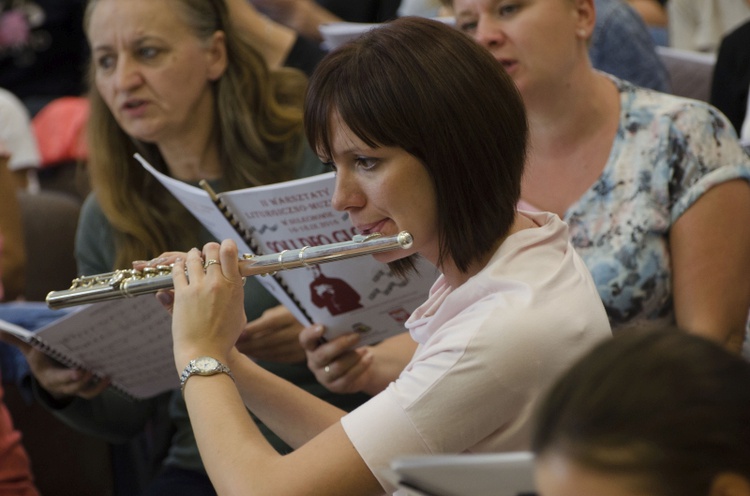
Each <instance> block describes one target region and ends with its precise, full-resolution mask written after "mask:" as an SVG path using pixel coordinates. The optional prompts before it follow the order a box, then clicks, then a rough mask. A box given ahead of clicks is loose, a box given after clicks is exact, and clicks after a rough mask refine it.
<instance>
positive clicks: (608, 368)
mask: <svg viewBox="0 0 750 496" xmlns="http://www.w3.org/2000/svg"><path fill="white" fill-rule="evenodd" d="M536 415H537V418H536V426H535V433H534V436H533V440H532V449H533V451H534V452H535V453H536V455H537V456H539V457H543V456H545V455H547V454H549V453H555V454H557V455H560V456H562V457H564V458H567V459H570V460H572V461H574V462H576V463H578V464H580V465H583V466H584V467H587V468H589V469H591V470H594V471H597V472H600V473H603V474H606V475H613V476H624V477H626V478H627V480H628V481H629V484H630V486H631V489H632V490H636V491H638V492H639V494H641V493H642V494H652V495H654V496H706V495H707V494H710V493H711V486H712V482H713V481H714V479H715V477H716V476H718V475H719V474H721V473H724V472H729V473H733V474H737V475H741V476H742V477H744V478H746V479H747V480H750V363H748V362H747V361H746V360H745V359H743V358H742V357H740V356H738V355H735V354H733V353H731V352H729V351H728V350H726V349H725V348H723V347H722V346H721V345H720V344H719V343H715V342H713V341H709V340H708V339H706V338H703V337H699V336H696V335H691V334H688V333H687V332H684V331H681V330H677V329H675V328H672V327H667V328H665V329H653V328H633V329H622V330H621V331H619V332H618V333H617V334H615V336H614V338H613V339H610V340H607V341H605V342H603V343H601V344H600V345H598V346H597V347H595V348H594V349H592V350H591V351H590V352H589V353H588V354H587V355H586V356H585V357H583V358H582V359H581V360H580V361H579V362H578V363H576V364H575V365H574V366H573V367H572V368H571V369H570V370H569V371H568V372H567V373H565V374H564V375H563V376H562V377H560V378H559V379H558V381H557V383H556V384H555V385H554V386H553V387H552V388H551V390H550V391H549V393H548V395H547V397H546V398H545V400H544V401H543V402H542V403H541V404H540V407H539V410H538V412H537V414H536Z"/></svg>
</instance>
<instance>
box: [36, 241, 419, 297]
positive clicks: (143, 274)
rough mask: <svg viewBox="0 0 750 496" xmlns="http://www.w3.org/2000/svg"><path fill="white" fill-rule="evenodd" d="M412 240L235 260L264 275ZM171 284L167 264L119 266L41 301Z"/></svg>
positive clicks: (124, 293) (244, 271)
mask: <svg viewBox="0 0 750 496" xmlns="http://www.w3.org/2000/svg"><path fill="white" fill-rule="evenodd" d="M412 242H413V238H412V236H411V234H409V233H408V232H406V231H402V232H400V233H399V234H396V235H394V236H383V235H382V234H380V233H373V234H367V235H356V236H354V237H353V238H352V239H351V240H350V241H343V242H341V243H331V244H327V245H319V246H305V247H303V248H300V249H297V250H284V251H282V252H280V253H273V254H269V255H250V254H244V255H241V257H240V259H239V260H238V264H239V269H240V274H241V275H242V276H243V277H246V276H256V275H267V274H274V273H276V272H278V271H280V270H288V269H295V268H298V267H304V266H309V265H318V264H322V263H327V262H333V261H335V260H344V259H347V258H352V257H359V256H362V255H372V254H374V253H380V252H384V251H391V250H395V249H397V248H401V249H408V248H411V245H412ZM172 287H173V283H172V266H171V265H157V266H155V267H146V268H144V269H143V270H135V269H120V270H116V271H114V272H107V273H104V274H98V275H94V276H82V277H78V278H76V279H74V280H73V283H72V284H71V286H70V288H68V289H64V290H61V291H50V292H49V294H47V298H46V299H45V301H46V302H47V306H48V307H49V308H52V309H57V308H65V307H72V306H75V305H83V304H87V303H96V302H100V301H106V300H114V299H117V298H126V297H133V296H139V295H142V294H147V293H155V292H157V291H159V290H160V289H170V288H172Z"/></svg>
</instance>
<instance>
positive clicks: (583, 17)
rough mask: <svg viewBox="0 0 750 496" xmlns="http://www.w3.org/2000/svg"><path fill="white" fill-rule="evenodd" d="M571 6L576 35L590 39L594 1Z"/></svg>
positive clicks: (576, 0)
mask: <svg viewBox="0 0 750 496" xmlns="http://www.w3.org/2000/svg"><path fill="white" fill-rule="evenodd" d="M749 1H750V0H749ZM573 5H574V7H575V16H576V33H577V34H578V35H579V36H581V37H583V38H585V39H590V38H591V35H592V34H593V32H594V25H595V24H596V9H595V8H594V0H573Z"/></svg>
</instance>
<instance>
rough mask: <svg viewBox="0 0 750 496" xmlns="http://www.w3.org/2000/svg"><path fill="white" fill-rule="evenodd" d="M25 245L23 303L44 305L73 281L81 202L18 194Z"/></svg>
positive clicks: (43, 194)
mask: <svg viewBox="0 0 750 496" xmlns="http://www.w3.org/2000/svg"><path fill="white" fill-rule="evenodd" d="M18 201H19V204H20V207H21V220H22V224H23V231H24V241H25V245H26V291H25V295H26V299H27V300H29V301H44V298H45V297H46V296H47V293H49V292H50V291H52V290H53V289H65V288H68V287H70V283H71V281H72V280H73V279H74V278H75V277H76V273H77V271H76V260H75V253H74V245H75V233H76V228H77V226H78V213H79V212H80V209H81V202H80V201H79V200H78V199H76V198H75V197H73V196H71V195H69V194H67V193H61V192H57V191H44V190H42V191H40V192H38V193H33V194H32V193H27V192H25V191H22V192H19V193H18Z"/></svg>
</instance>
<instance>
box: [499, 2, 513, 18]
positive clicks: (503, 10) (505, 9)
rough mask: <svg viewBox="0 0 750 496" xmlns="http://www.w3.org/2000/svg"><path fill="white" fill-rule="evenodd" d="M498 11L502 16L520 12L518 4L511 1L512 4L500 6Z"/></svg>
mask: <svg viewBox="0 0 750 496" xmlns="http://www.w3.org/2000/svg"><path fill="white" fill-rule="evenodd" d="M498 12H499V14H500V16H501V17H503V16H509V15H511V14H515V13H516V12H518V4H515V3H511V4H506V5H501V6H500V8H499V9H498Z"/></svg>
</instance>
